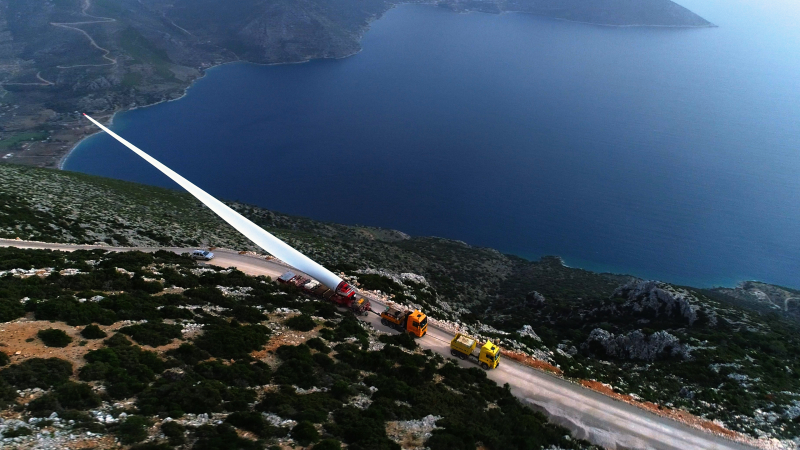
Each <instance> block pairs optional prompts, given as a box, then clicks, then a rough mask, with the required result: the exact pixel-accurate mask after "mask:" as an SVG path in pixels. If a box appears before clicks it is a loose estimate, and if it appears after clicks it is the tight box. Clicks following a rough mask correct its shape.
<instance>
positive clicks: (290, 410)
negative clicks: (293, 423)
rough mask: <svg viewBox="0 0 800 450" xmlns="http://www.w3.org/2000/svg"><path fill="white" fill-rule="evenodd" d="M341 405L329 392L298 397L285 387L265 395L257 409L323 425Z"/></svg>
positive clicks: (292, 390) (292, 389) (291, 389)
mask: <svg viewBox="0 0 800 450" xmlns="http://www.w3.org/2000/svg"><path fill="white" fill-rule="evenodd" d="M341 405H342V402H341V401H340V400H337V399H336V398H334V397H333V396H332V395H331V394H328V393H327V392H315V393H313V394H304V395H298V394H297V393H296V392H295V391H294V388H292V387H291V386H283V387H282V388H281V389H280V390H279V391H278V392H268V393H266V394H264V396H263V397H262V400H261V402H260V403H259V404H258V405H256V409H257V410H258V411H265V412H271V413H274V414H277V415H279V416H281V417H288V418H290V419H293V420H297V421H302V420H306V421H309V422H313V423H323V422H325V421H326V420H328V413H329V412H330V411H333V410H335V409H336V408H338V407H340V406H341Z"/></svg>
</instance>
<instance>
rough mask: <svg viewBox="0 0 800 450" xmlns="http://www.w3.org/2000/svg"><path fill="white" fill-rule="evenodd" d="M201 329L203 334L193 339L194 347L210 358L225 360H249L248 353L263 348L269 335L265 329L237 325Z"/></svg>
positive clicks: (213, 325)
mask: <svg viewBox="0 0 800 450" xmlns="http://www.w3.org/2000/svg"><path fill="white" fill-rule="evenodd" d="M203 329H204V332H203V334H202V335H201V336H200V337H198V338H197V339H195V341H194V343H195V345H196V346H198V347H200V348H201V349H203V350H205V351H207V352H208V353H210V354H211V355H212V356H216V357H218V358H227V359H243V358H249V357H250V352H252V351H255V350H261V349H262V348H263V347H264V344H266V343H267V342H268V341H269V334H270V330H269V328H267V327H264V326H261V325H244V326H242V325H239V324H238V323H230V324H227V323H226V324H211V325H206V326H205V327H203Z"/></svg>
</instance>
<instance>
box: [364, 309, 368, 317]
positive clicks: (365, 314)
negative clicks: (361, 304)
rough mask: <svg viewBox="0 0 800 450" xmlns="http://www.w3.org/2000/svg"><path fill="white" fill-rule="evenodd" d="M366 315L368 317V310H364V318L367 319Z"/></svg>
mask: <svg viewBox="0 0 800 450" xmlns="http://www.w3.org/2000/svg"><path fill="white" fill-rule="evenodd" d="M368 315H369V310H368V309H365V310H364V317H367V316H368Z"/></svg>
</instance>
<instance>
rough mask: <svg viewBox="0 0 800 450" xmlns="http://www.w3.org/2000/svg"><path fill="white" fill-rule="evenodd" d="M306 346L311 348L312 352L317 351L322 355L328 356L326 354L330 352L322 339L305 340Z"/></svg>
mask: <svg viewBox="0 0 800 450" xmlns="http://www.w3.org/2000/svg"><path fill="white" fill-rule="evenodd" d="M306 345H308V346H309V347H311V348H313V349H314V350H317V351H318V352H322V353H325V354H328V353H330V352H331V348H330V347H328V346H327V345H325V342H324V341H323V340H322V339H320V338H318V337H315V338H311V339H309V340H307V341H306Z"/></svg>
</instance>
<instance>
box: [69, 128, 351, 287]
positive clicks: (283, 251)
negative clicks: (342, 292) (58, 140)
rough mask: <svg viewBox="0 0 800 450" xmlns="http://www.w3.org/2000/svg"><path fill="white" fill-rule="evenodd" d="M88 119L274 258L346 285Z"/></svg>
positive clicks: (324, 281) (325, 281) (334, 283)
mask: <svg viewBox="0 0 800 450" xmlns="http://www.w3.org/2000/svg"><path fill="white" fill-rule="evenodd" d="M84 116H86V118H87V119H89V120H91V121H92V123H94V124H95V125H97V126H98V127H100V129H101V130H103V131H105V132H106V133H108V134H110V135H111V137H113V138H114V139H116V140H118V141H119V142H120V143H122V145H124V146H126V147H128V148H129V149H131V150H133V152H134V153H136V154H137V155H139V156H141V157H142V158H143V159H144V160H145V161H147V162H149V163H150V164H152V165H153V166H154V167H155V168H156V169H158V170H160V171H161V172H162V173H163V174H164V175H166V176H168V177H169V178H170V179H171V180H172V181H174V182H176V183H178V184H179V185H180V186H181V187H182V188H184V189H186V190H187V191H188V192H189V193H190V194H192V195H193V196H195V197H196V198H197V199H198V200H200V201H201V202H203V204H204V205H206V206H208V207H209V208H210V209H211V210H212V211H214V213H216V214H217V215H218V216H219V217H221V218H222V220H224V221H225V222H228V223H229V224H230V225H231V226H232V227H233V228H235V229H236V230H238V231H239V232H240V233H242V234H243V235H245V236H246V237H247V238H248V239H250V240H251V241H253V242H254V243H255V244H256V245H258V246H259V247H261V248H263V249H264V250H266V251H267V252H269V253H270V254H271V255H273V256H275V257H276V258H278V259H281V260H283V261H284V262H286V263H288V264H290V265H292V266H293V267H296V268H297V269H298V270H301V271H303V272H305V273H307V274H308V275H310V276H312V277H314V278H315V279H316V280H317V281H319V282H320V283H322V284H324V285H325V286H327V287H329V288H331V289H334V290H335V289H336V288H337V287H338V286H339V284H340V283H341V282H342V279H341V278H339V277H338V276H336V275H334V273H333V272H331V271H330V270H328V269H326V268H324V267H322V266H321V265H320V264H317V263H316V262H314V261H313V260H312V259H311V258H309V257H308V256H306V255H304V254H302V253H300V252H298V251H297V250H295V249H294V248H292V247H290V246H289V245H288V244H286V243H285V242H283V241H281V240H280V239H278V238H276V237H275V236H273V235H272V234H270V233H269V232H267V231H266V230H264V229H263V228H261V227H259V226H258V225H256V224H254V223H253V222H251V221H250V220H248V219H247V218H245V217H244V216H242V215H241V214H239V213H237V212H236V211H234V210H233V209H231V208H230V207H228V206H227V205H225V204H224V203H222V202H221V201H219V200H217V199H216V198H214V197H213V196H212V195H210V194H208V193H207V192H205V191H204V190H202V189H200V188H199V187H197V186H195V185H194V184H192V183H191V182H190V181H189V180H187V179H186V178H183V177H182V176H180V175H178V174H177V173H175V172H174V171H173V170H172V169H170V168H169V167H167V166H165V165H164V164H161V163H160V162H159V161H158V160H156V159H155V158H153V157H152V156H150V155H148V154H147V153H145V152H143V151H142V150H140V149H139V148H137V147H136V146H135V145H133V144H131V143H130V142H128V141H126V140H125V139H122V138H121V137H119V136H118V135H117V134H116V133H114V132H113V131H111V130H109V129H108V128H106V127H105V126H103V125H102V124H100V123H99V122H98V121H96V120H94V119H93V118H91V117H89V116H88V115H86V114H84Z"/></svg>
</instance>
